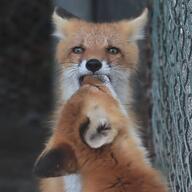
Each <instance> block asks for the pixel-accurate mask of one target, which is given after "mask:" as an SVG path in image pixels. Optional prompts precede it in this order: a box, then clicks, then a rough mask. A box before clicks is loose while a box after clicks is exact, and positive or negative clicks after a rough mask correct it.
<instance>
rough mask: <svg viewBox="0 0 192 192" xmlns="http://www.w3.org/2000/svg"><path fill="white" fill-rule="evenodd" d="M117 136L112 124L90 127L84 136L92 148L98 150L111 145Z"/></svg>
mask: <svg viewBox="0 0 192 192" xmlns="http://www.w3.org/2000/svg"><path fill="white" fill-rule="evenodd" d="M116 134H117V131H115V130H114V129H112V128H111V125H110V124H108V123H106V122H104V123H101V124H99V125H98V126H97V127H96V128H94V127H91V126H90V127H89V128H88V129H87V131H86V133H85V135H84V140H85V142H86V143H87V144H88V145H89V146H90V147H91V148H94V149H97V148H100V147H102V146H103V145H106V144H109V143H111V142H112V141H113V140H114V138H115V136H116Z"/></svg>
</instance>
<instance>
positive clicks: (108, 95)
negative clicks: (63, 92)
mask: <svg viewBox="0 0 192 192" xmlns="http://www.w3.org/2000/svg"><path fill="white" fill-rule="evenodd" d="M86 78H87V79H86V80H84V84H83V85H82V86H81V88H80V89H79V90H78V91H77V92H76V93H75V94H74V95H73V96H72V97H71V98H70V99H69V100H68V101H67V103H66V104H65V105H64V106H62V109H61V112H60V115H59V120H58V122H57V125H56V128H55V129H54V133H53V135H52V136H51V138H50V140H49V142H48V144H47V146H46V148H45V150H44V151H43V153H42V154H41V155H40V157H39V158H38V160H37V162H36V164H35V173H36V174H37V175H38V176H40V177H54V176H56V177H57V176H62V175H67V174H71V173H76V172H77V171H79V170H80V169H81V168H82V166H83V167H86V166H87V165H86V163H85V161H86V160H88V159H89V160H90V162H93V161H94V159H95V158H96V157H95V155H97V150H100V148H103V147H108V146H109V145H110V144H111V143H113V141H114V140H115V138H116V137H117V136H119V135H126V132H127V129H126V128H125V125H127V122H126V114H125V113H124V111H123V110H122V108H121V106H120V103H119V102H118V100H117V99H116V98H115V96H114V95H113V93H112V92H111V88H110V87H108V85H103V84H101V83H100V82H99V81H98V80H97V79H95V80H93V79H92V77H91V79H88V78H89V77H86Z"/></svg>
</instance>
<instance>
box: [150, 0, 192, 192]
mask: <svg viewBox="0 0 192 192" xmlns="http://www.w3.org/2000/svg"><path fill="white" fill-rule="evenodd" d="M152 39H153V50H154V56H153V67H152V74H153V85H152V94H153V114H152V124H153V126H152V127H153V139H154V143H155V147H154V149H155V153H156V160H155V163H156V165H157V166H160V167H161V168H162V170H163V171H164V173H165V175H167V177H168V181H169V183H170V189H171V190H170V191H173V192H191V191H192V1H191V0H168V1H163V0H155V1H154V15H153V37H152Z"/></svg>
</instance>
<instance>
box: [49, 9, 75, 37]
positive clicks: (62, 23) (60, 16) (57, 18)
mask: <svg viewBox="0 0 192 192" xmlns="http://www.w3.org/2000/svg"><path fill="white" fill-rule="evenodd" d="M72 18H76V19H79V18H78V17H77V16H75V15H73V14H71V13H69V12H68V11H66V10H65V9H63V8H61V7H56V8H55V10H54V12H53V15H52V20H53V23H54V25H55V32H54V33H53V35H54V36H56V37H58V38H64V33H65V28H66V26H67V24H68V23H69V19H72Z"/></svg>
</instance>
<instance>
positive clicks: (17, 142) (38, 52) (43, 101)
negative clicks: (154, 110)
mask: <svg viewBox="0 0 192 192" xmlns="http://www.w3.org/2000/svg"><path fill="white" fill-rule="evenodd" d="M55 5H57V6H61V7H63V8H65V9H66V10H68V11H70V12H72V13H73V14H75V15H77V16H79V17H81V18H83V19H86V20H90V21H99V22H102V21H109V22H110V21H114V20H120V19H124V18H130V17H136V16H138V15H139V14H140V13H141V12H142V10H143V9H144V7H145V6H146V1H140V0H119V1H118V2H117V1H116V0H110V1H109V0H105V1H103V0H97V1H94V0H78V1H77V0H55V1H48V0H41V1H39V0H33V1H31V0H12V1H6V0H1V2H0V122H1V126H0V192H36V191H38V190H37V185H36V182H37V181H36V180H35V177H34V176H33V174H32V166H33V163H34V160H35V158H36V157H37V155H38V153H39V151H40V150H41V149H42V147H43V144H44V142H45V139H46V138H47V135H48V133H49V132H48V129H49V126H48V123H47V120H48V119H49V115H50V113H51V112H52V110H53V109H54V92H53V80H54V78H55V73H54V65H55V63H54V46H55V40H54V39H53V37H52V36H51V33H52V31H53V27H52V24H51V14H52V11H53V7H54V6H55ZM144 53H147V54H149V48H147V49H144ZM144 55H145V54H143V56H142V57H145V56H144ZM147 62H148V61H146V62H143V65H145V64H146V63H147ZM146 69H147V67H143V71H141V75H138V76H139V77H140V80H138V82H139V81H140V82H142V83H140V85H139V86H140V88H142V91H141V92H139V94H138V93H137V95H136V97H137V98H138V100H140V101H141V102H144V103H146V99H145V98H146V97H145V96H143V95H141V93H142V94H143V93H144V91H143V89H145V88H146V84H148V83H149V81H148V74H147V73H146ZM142 78H143V79H145V80H143V79H142ZM138 84H139V83H138ZM147 86H148V85H147ZM140 88H139V90H140ZM145 105H146V104H145ZM138 106H140V105H138ZM142 110H145V112H144V113H143V114H144V115H143V116H144V117H143V118H142V119H145V120H147V119H148V118H147V116H148V109H143V108H138V111H142ZM143 122H144V124H145V127H146V124H147V123H148V122H147V121H143Z"/></svg>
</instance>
